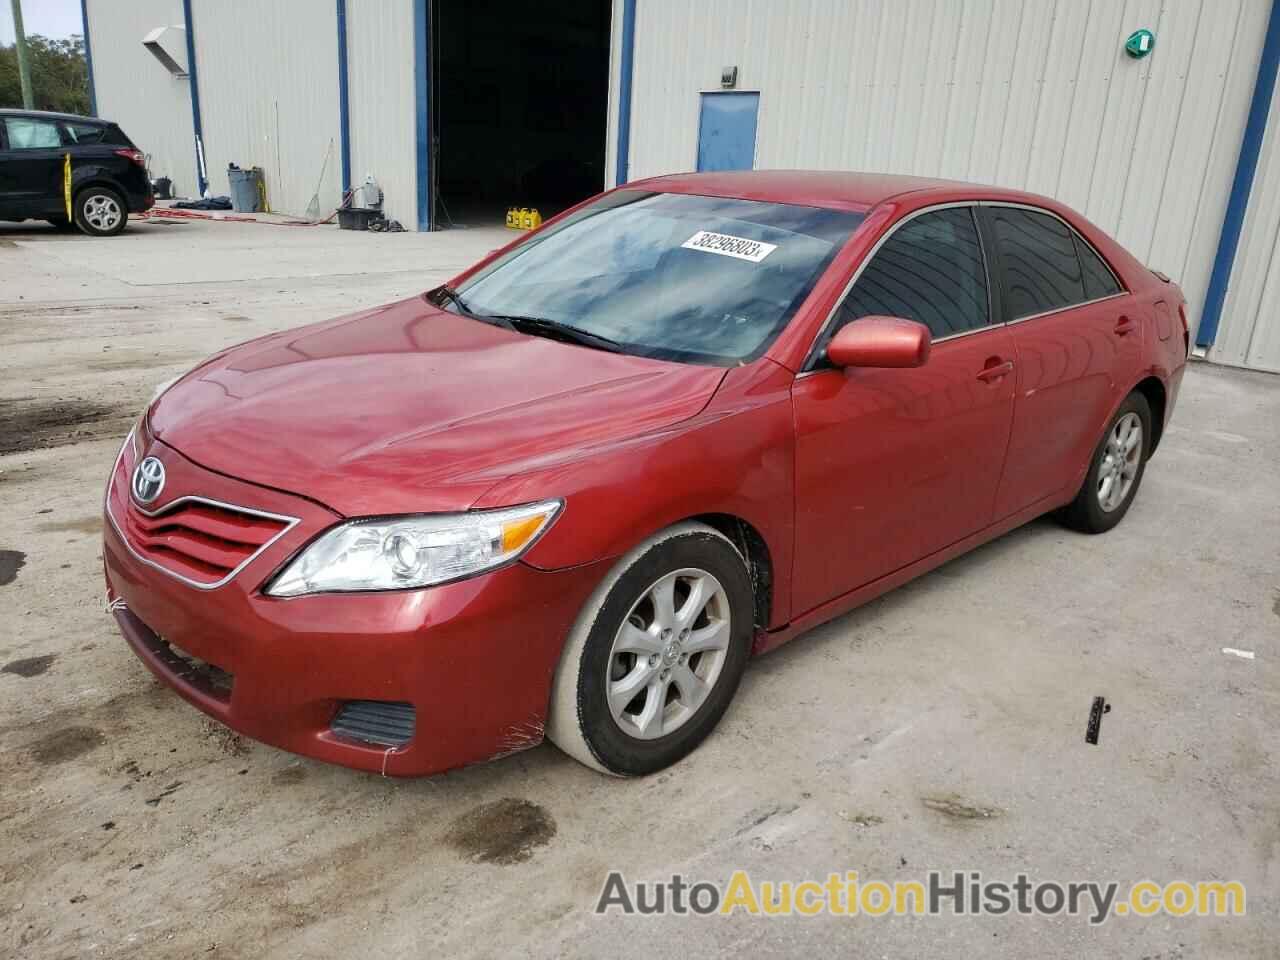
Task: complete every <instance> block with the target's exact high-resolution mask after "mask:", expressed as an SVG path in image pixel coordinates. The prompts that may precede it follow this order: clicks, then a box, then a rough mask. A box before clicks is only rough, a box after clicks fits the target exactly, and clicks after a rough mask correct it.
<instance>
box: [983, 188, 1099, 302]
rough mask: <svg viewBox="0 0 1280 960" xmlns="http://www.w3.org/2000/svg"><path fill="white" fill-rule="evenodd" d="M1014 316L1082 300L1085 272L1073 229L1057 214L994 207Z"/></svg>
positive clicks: (997, 240) (1001, 256)
mask: <svg viewBox="0 0 1280 960" xmlns="http://www.w3.org/2000/svg"><path fill="white" fill-rule="evenodd" d="M992 214H993V220H994V222H995V228H996V243H997V244H999V246H1000V259H1001V261H1002V263H1003V265H1004V277H1005V284H1006V286H1007V288H1008V293H1009V316H1010V318H1011V319H1013V320H1018V319H1021V318H1022V317H1030V316H1032V315H1034V314H1037V313H1045V312H1047V311H1049V310H1059V309H1061V308H1063V307H1069V306H1071V305H1072V304H1074V303H1083V302H1084V301H1085V300H1086V299H1088V298H1087V297H1086V296H1085V293H1084V277H1083V276H1082V275H1081V271H1080V261H1079V259H1078V258H1077V257H1076V245H1075V241H1074V240H1073V239H1072V236H1071V229H1070V228H1069V227H1068V226H1067V225H1066V224H1065V223H1063V222H1062V221H1061V220H1059V219H1058V218H1057V217H1051V216H1049V214H1047V213H1033V212H1031V211H1030V210H1018V209H1014V208H1011V207H994V208H992Z"/></svg>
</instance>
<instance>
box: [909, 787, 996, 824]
mask: <svg viewBox="0 0 1280 960" xmlns="http://www.w3.org/2000/svg"><path fill="white" fill-rule="evenodd" d="M920 802H921V803H923V804H924V805H925V806H926V807H927V808H928V809H930V810H933V811H934V812H935V813H940V814H942V815H943V816H944V817H946V818H948V819H949V820H957V821H972V820H992V819H994V818H996V817H999V816H1002V815H1003V814H1004V811H1003V810H1001V809H1000V808H999V807H984V806H981V805H979V804H976V803H971V802H969V801H967V800H965V799H964V798H963V797H961V796H959V795H958V794H954V793H948V794H945V795H943V796H938V797H921V798H920Z"/></svg>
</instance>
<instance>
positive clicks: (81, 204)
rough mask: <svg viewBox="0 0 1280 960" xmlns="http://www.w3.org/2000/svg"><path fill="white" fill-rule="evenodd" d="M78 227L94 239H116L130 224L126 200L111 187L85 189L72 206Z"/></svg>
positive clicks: (78, 194)
mask: <svg viewBox="0 0 1280 960" xmlns="http://www.w3.org/2000/svg"><path fill="white" fill-rule="evenodd" d="M72 209H73V211H74V213H75V221H76V226H77V227H79V228H80V229H81V230H83V231H84V232H85V233H87V234H89V235H90V236H94V237H114V236H115V235H116V234H117V233H119V232H120V231H121V230H123V229H124V227H125V224H126V223H128V222H129V209H128V207H126V206H125V202H124V198H123V197H121V196H120V194H118V193H116V192H115V191H114V190H112V189H111V188H110V187H102V186H91V187H85V188H84V189H83V190H81V191H80V192H79V193H77V194H76V198H75V203H74V204H73V205H72Z"/></svg>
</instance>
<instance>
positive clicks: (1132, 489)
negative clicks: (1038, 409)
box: [1058, 392, 1151, 533]
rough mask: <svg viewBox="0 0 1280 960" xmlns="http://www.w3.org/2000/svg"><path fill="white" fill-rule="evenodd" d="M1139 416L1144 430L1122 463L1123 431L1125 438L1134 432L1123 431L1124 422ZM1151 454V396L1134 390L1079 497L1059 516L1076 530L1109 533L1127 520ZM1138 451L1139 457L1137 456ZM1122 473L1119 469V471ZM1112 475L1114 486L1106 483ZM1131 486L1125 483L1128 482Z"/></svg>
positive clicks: (1111, 427)
mask: <svg viewBox="0 0 1280 960" xmlns="http://www.w3.org/2000/svg"><path fill="white" fill-rule="evenodd" d="M1135 417H1136V418H1137V423H1138V424H1139V425H1140V427H1141V430H1142V433H1141V435H1140V436H1139V437H1138V438H1137V439H1136V441H1131V442H1132V443H1133V449H1132V452H1131V453H1130V454H1129V455H1127V456H1126V457H1125V458H1124V462H1123V463H1120V462H1119V461H1118V460H1117V458H1116V455H1115V452H1114V451H1117V450H1118V449H1120V439H1121V438H1120V437H1117V432H1118V431H1120V432H1121V434H1122V435H1123V438H1127V437H1130V436H1131V435H1130V434H1127V433H1123V427H1122V424H1125V423H1127V424H1132V423H1133V422H1134V420H1133V418H1135ZM1150 453H1151V407H1150V406H1149V405H1148V404H1147V398H1146V397H1144V396H1143V395H1142V394H1140V393H1136V392H1135V393H1131V394H1129V396H1127V397H1125V401H1124V403H1122V404H1120V409H1119V410H1117V411H1116V413H1115V416H1113V417H1112V418H1111V420H1110V422H1109V423H1108V424H1107V429H1106V430H1104V431H1103V433H1102V439H1101V440H1099V441H1098V446H1097V447H1096V448H1095V449H1094V451H1093V457H1092V460H1091V461H1090V463H1089V472H1088V473H1086V474H1085V478H1084V484H1083V485H1082V486H1081V487H1080V492H1079V493H1077V494H1076V498H1075V499H1074V500H1073V501H1071V503H1070V504H1068V505H1067V506H1066V507H1063V508H1062V510H1061V511H1059V513H1058V519H1059V520H1061V521H1062V523H1063V524H1064V525H1065V526H1067V527H1070V528H1071V529H1072V530H1079V531H1080V532H1081V533H1106V532H1107V531H1108V530H1110V529H1111V528H1112V527H1114V526H1115V525H1116V524H1117V523H1119V522H1120V521H1121V520H1123V519H1124V515H1125V514H1126V513H1128V512H1129V506H1130V505H1131V504H1132V503H1133V498H1134V496H1136V495H1137V493H1138V487H1139V486H1141V485H1142V474H1143V472H1144V471H1145V470H1146V467H1147V457H1148V456H1149V455H1150ZM1134 454H1136V459H1135V457H1134ZM1117 470H1118V471H1119V472H1116V471H1117ZM1108 475H1110V477H1111V480H1112V484H1113V485H1114V484H1117V483H1118V484H1120V487H1119V489H1118V490H1117V489H1116V488H1115V487H1114V486H1105V483H1106V480H1107V478H1108ZM1126 482H1127V483H1128V486H1127V487H1126V486H1124V483H1126ZM1117 497H1118V499H1117Z"/></svg>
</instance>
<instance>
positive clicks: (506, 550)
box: [265, 500, 562, 597]
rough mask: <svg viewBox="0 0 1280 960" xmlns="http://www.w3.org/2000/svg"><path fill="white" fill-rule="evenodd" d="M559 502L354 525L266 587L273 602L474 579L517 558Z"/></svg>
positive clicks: (336, 531)
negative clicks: (314, 594)
mask: <svg viewBox="0 0 1280 960" xmlns="http://www.w3.org/2000/svg"><path fill="white" fill-rule="evenodd" d="M561 506H562V504H561V502H560V501H559V500H545V501H543V502H542V503H531V504H527V505H525V506H522V507H510V508H507V509H503V510H481V511H476V512H475V513H452V514H424V515H422V516H408V517H387V518H379V519H373V520H352V521H351V522H349V523H343V524H340V525H338V526H336V527H334V528H333V529H332V530H330V531H328V532H327V533H325V534H324V535H323V536H321V537H320V539H318V540H316V541H315V542H314V543H312V544H311V545H310V546H309V547H307V548H306V549H304V550H303V551H302V553H300V554H299V555H298V556H297V557H295V558H294V559H293V561H292V562H291V563H290V564H289V565H288V566H287V567H285V569H284V570H283V571H281V573H280V574H279V575H278V576H277V577H276V578H275V579H274V580H272V581H271V583H270V584H268V586H267V588H266V591H265V592H266V593H267V595H268V596H272V597H296V596H300V595H302V594H304V593H327V592H342V591H356V590H403V589H406V588H408V587H426V586H430V585H431V584H436V583H445V582H447V581H449V580H460V579H462V578H464V577H471V576H475V575H476V574H477V573H483V572H484V571H485V570H492V569H493V568H494V567H499V566H501V565H502V564H504V563H509V562H510V561H512V560H515V559H516V558H517V557H519V556H520V555H521V554H522V553H524V552H525V551H526V550H528V549H529V547H531V546H533V544H534V542H535V541H536V540H537V539H538V537H540V536H541V535H542V533H543V532H544V531H545V530H546V529H547V527H549V526H550V525H551V522H552V521H553V520H554V519H555V518H556V515H557V514H558V513H559V512H560V508H561Z"/></svg>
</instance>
